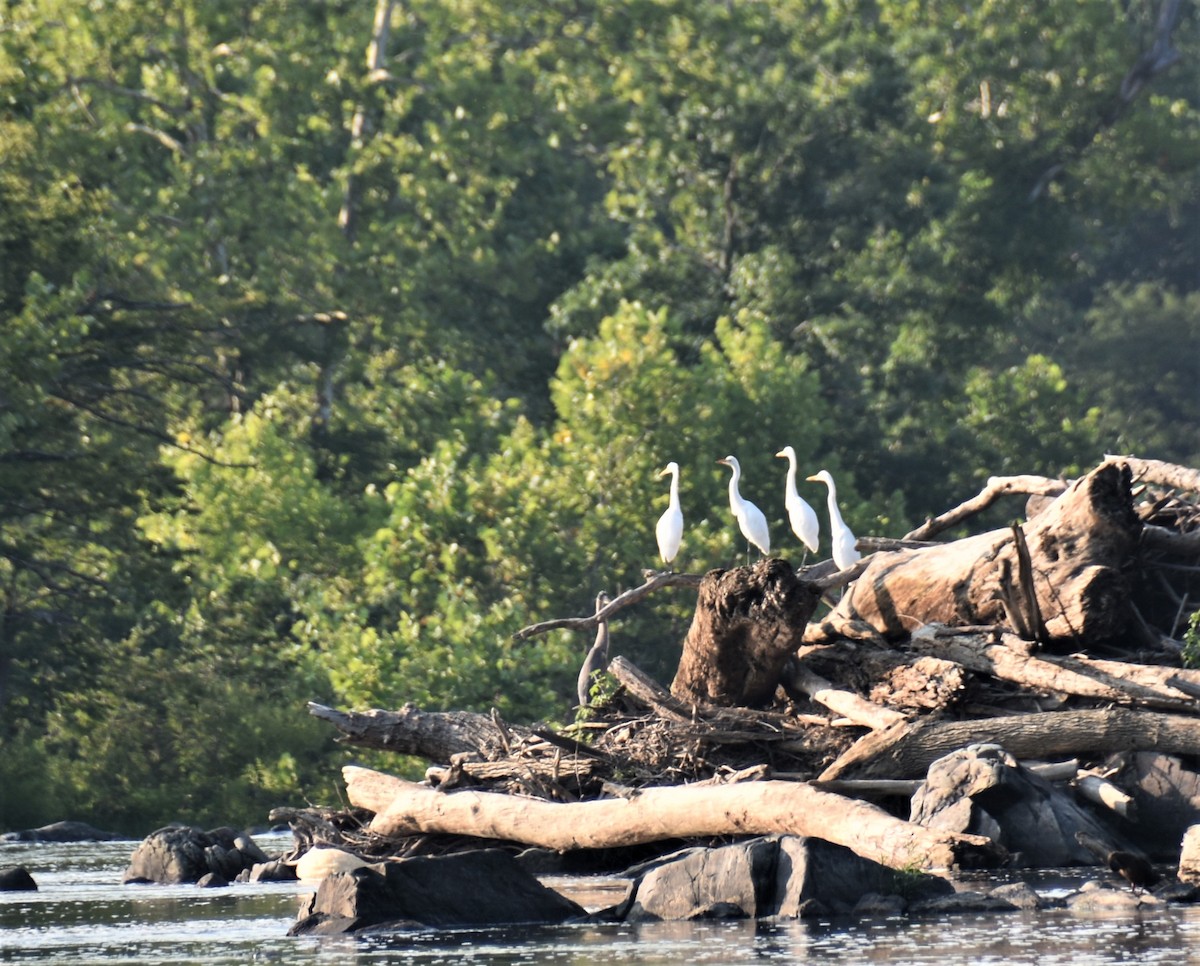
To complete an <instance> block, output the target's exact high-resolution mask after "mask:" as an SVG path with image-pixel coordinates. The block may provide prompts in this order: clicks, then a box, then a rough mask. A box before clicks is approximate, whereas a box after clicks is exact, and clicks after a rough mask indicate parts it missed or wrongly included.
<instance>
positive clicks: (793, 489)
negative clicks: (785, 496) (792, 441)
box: [787, 456, 796, 493]
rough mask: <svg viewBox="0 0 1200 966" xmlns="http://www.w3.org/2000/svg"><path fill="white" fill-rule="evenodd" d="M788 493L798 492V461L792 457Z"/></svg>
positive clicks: (789, 464)
mask: <svg viewBox="0 0 1200 966" xmlns="http://www.w3.org/2000/svg"><path fill="white" fill-rule="evenodd" d="M787 491H788V493H795V492H796V461H795V460H794V459H792V458H791V457H790V456H789V457H788V471H787Z"/></svg>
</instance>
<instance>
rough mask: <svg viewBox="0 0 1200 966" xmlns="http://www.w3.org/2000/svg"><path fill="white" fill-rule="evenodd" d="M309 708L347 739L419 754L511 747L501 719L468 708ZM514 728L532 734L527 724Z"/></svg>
mask: <svg viewBox="0 0 1200 966" xmlns="http://www.w3.org/2000/svg"><path fill="white" fill-rule="evenodd" d="M308 713H309V714H311V715H312V716H313V717H315V718H321V719H323V720H325V721H328V722H330V723H331V724H332V725H333V726H334V727H336V728H337V729H338V730H339V731H340V732H342V737H341V738H339V739H338V740H339V741H343V742H345V743H346V744H348V745H356V746H358V747H360V748H376V749H379V750H382V751H394V752H396V753H397V754H401V755H416V756H417V757H418V758H424V759H426V760H427V761H433V762H447V761H449V760H450V758H451V756H452V755H457V754H461V753H462V752H468V751H473V752H476V753H478V754H480V755H482V756H483V757H484V758H495V757H499V756H500V755H503V754H505V753H507V750H508V743H509V740H510V738H509V737H508V736H507V735H506V734H505V731H504V729H503V728H501V727H500V726H499V725H498V724H497V722H496V721H495V720H494V719H493V718H491V717H489V716H488V715H485V714H475V713H474V712H470V711H421V710H420V709H419V708H417V707H416V706H415V705H412V704H406V705H404V707H403V708H401V709H400V710H399V711H380V710H378V709H373V710H370V711H339V710H338V709H336V708H328V707H326V706H325V705H323V704H317V703H315V702H312V701H310V702H309V704H308ZM510 730H511V732H513V733H516V734H518V735H520V736H521V737H528V736H529V734H530V732H529V730H528V729H526V728H511V729H510Z"/></svg>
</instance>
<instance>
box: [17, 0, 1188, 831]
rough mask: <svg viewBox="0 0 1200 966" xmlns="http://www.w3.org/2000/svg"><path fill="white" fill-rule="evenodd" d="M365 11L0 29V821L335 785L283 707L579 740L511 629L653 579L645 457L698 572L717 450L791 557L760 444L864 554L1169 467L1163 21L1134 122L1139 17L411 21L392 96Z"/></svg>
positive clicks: (722, 557)
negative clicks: (558, 731) (406, 715)
mask: <svg viewBox="0 0 1200 966" xmlns="http://www.w3.org/2000/svg"><path fill="white" fill-rule="evenodd" d="M10 6H11V5H10ZM372 6H373V5H371V4H365V5H364V4H357V5H355V4H349V5H347V4H303V5H294V4H291V5H289V4H279V3H268V4H252V5H249V6H247V5H244V4H243V5H237V4H230V3H224V2H222V3H196V2H194V0H183V2H176V3H170V4H167V3H161V2H158V0H151V2H150V3H149V4H147V3H139V4H134V3H132V2H130V0H118V2H110V3H105V4H91V5H88V4H83V5H80V4H78V3H68V2H65V0H44V2H41V3H39V4H35V5H29V4H24V5H16V6H15V7H12V9H11V10H9V11H8V13H9V14H10V15H11V16H9V17H8V19H7V20H6V22H5V25H4V29H3V30H0V368H2V370H3V371H4V373H5V374H6V381H5V383H4V385H3V386H2V387H0V615H2V618H3V619H2V622H0V708H2V709H3V714H0V741H2V742H3V744H4V748H5V754H4V756H3V758H4V761H3V762H0V783H3V787H6V788H9V789H10V790H14V789H17V790H22V791H29V786H28V784H25V782H26V781H27V779H25V778H24V777H23V776H24V775H26V774H41V775H43V776H44V781H43V782H41V783H40V784H39V786H38V789H37V800H38V801H44V803H45V806H44V807H45V810H46V811H47V812H52V813H54V816H56V817H57V816H63V817H65V816H68V815H70V814H71V813H73V812H74V813H79V812H88V813H91V815H92V816H93V817H98V818H103V819H108V820H111V822H112V823H113V824H118V825H120V826H121V827H123V828H127V829H129V830H131V831H134V830H136V829H135V826H137V825H139V824H142V823H145V824H149V823H151V822H162V821H166V820H168V819H171V818H180V817H196V819H197V820H200V818H205V820H207V817H211V818H212V820H213V821H231V820H235V819H238V818H242V817H244V820H246V821H252V820H261V818H262V814H261V810H262V809H264V808H265V807H267V805H268V804H274V803H276V802H277V801H278V800H280V799H284V798H287V799H290V798H296V797H301V796H304V797H310V798H324V797H329V796H326V795H325V794H324V790H325V789H327V788H328V787H329V781H330V779H329V773H331V772H332V771H334V769H333V766H334V765H335V764H336V762H337V761H338V760H340V756H339V753H338V752H337V751H336V750H335V748H334V747H333V745H332V743H331V741H330V740H329V736H327V735H325V736H322V733H321V730H320V729H319V728H316V727H314V726H313V725H310V724H308V719H307V717H306V716H305V715H304V714H303V710H302V706H303V702H304V701H305V700H308V699H316V700H323V701H332V702H341V703H345V704H349V705H354V706H362V705H382V706H390V705H395V704H397V703H400V702H403V701H408V700H412V701H415V702H416V703H418V704H420V705H422V706H425V707H430V708H448V707H463V708H476V709H481V710H485V709H487V708H488V707H491V706H496V707H498V708H499V709H500V710H501V711H502V712H503V713H504V714H505V715H507V716H511V717H513V718H531V717H538V716H544V717H550V718H555V717H561V716H562V715H564V713H565V712H566V709H568V708H569V707H570V706H571V704H572V703H573V691H574V680H575V674H576V669H577V667H578V663H579V661H580V660H581V659H582V656H583V653H584V651H585V649H586V644H587V643H588V642H586V641H583V640H579V639H577V638H576V637H574V636H571V635H567V634H562V633H558V634H552V635H547V636H545V637H541V638H535V639H533V640H530V641H526V642H523V643H516V642H514V641H513V639H512V634H513V632H514V631H515V630H517V629H519V628H520V627H522V626H524V625H526V624H529V623H532V622H534V621H536V620H539V619H543V618H547V617H554V616H561V615H564V614H580V613H588V612H589V611H590V609H591V606H592V600H593V598H594V595H595V593H596V592H597V591H599V590H601V589H603V590H607V591H608V592H609V593H613V592H616V591H619V590H621V589H624V588H626V587H629V586H632V585H634V584H636V583H640V582H641V580H642V572H643V570H644V569H645V568H647V567H657V566H658V565H659V562H658V560H657V555H656V550H655V545H654V538H653V530H654V522H655V520H656V518H657V516H658V515H659V514H660V513H661V512H662V510H663V508H664V507H665V505H666V486H665V484H664V481H663V480H662V479H661V478H659V476H658V475H657V474H658V472H659V471H660V470H661V469H662V467H663V466H664V465H665V464H666V463H667V461H669V460H675V461H677V462H678V463H680V465H681V467H682V479H681V499H682V503H683V512H684V516H685V520H686V530H685V536H684V543H683V549H682V551H681V553H680V556H679V558H678V559H677V560H676V562H675V564H674V566H675V567H676V568H678V569H686V570H691V571H699V570H705V569H707V568H709V567H713V566H722V565H729V564H731V563H734V562H736V561H738V560H740V559H741V558H742V553H743V551H744V546H743V542H742V540H741V538H740V535H739V534H738V533H737V531H736V528H735V526H734V524H733V522H732V520H731V518H730V515H729V513H728V509H727V499H726V486H727V483H728V472H727V470H725V469H724V468H722V467H719V466H717V465H716V463H715V461H716V460H717V459H718V458H720V457H723V456H725V455H727V454H730V453H732V454H733V455H736V456H737V457H738V458H739V460H740V461H741V462H742V465H743V468H744V472H745V475H744V479H743V492H744V493H745V495H746V496H747V497H748V498H750V499H752V500H754V501H755V502H756V503H757V504H758V505H759V506H760V507H762V508H763V509H764V510H765V511H766V513H767V516H768V518H769V520H770V523H771V529H772V535H773V547H774V548H775V549H776V550H777V551H778V552H780V553H782V554H784V555H787V556H794V555H795V554H796V553H798V552H800V549H799V545H798V543H797V542H796V541H795V540H794V538H793V537H792V536H791V535H790V533H789V532H788V531H787V529H786V524H785V520H784V511H783V500H782V492H781V489H782V484H783V477H784V465H783V464H782V462H780V461H778V460H776V459H774V458H773V456H772V454H773V453H775V452H776V451H778V450H779V449H780V448H781V447H782V446H784V445H789V444H790V445H792V446H793V447H795V449H796V451H797V454H798V456H799V460H800V464H801V467H802V469H804V470H805V473H804V474H803V475H808V474H809V473H811V472H813V471H815V470H817V469H819V468H821V467H822V466H825V467H827V468H829V469H830V470H831V471H832V472H833V473H834V474H835V475H836V477H837V480H838V484H839V495H840V496H841V498H842V503H843V505H844V510H845V513H846V515H847V517H848V519H849V521H850V522H851V524H852V526H854V527H855V529H856V530H857V531H858V532H861V533H870V532H877V533H882V534H889V535H894V534H896V533H898V532H902V531H903V530H905V529H907V528H908V525H909V524H911V522H912V518H921V517H923V516H924V515H925V514H928V513H935V512H938V511H941V510H943V509H945V508H946V507H947V506H949V505H952V504H954V503H957V502H958V501H960V500H961V499H962V498H963V497H964V496H965V495H967V494H968V493H970V492H974V491H975V489H976V488H977V487H978V484H979V481H980V479H981V478H983V477H985V476H987V475H990V474H993V473H1002V472H1044V473H1060V472H1061V473H1072V472H1075V471H1076V470H1079V469H1083V468H1086V467H1087V466H1088V465H1089V464H1090V463H1092V462H1093V461H1094V460H1095V459H1096V458H1097V457H1098V455H1099V454H1100V453H1101V452H1103V451H1105V450H1109V451H1112V450H1119V451H1135V452H1138V453H1139V454H1140V455H1146V456H1152V457H1157V458H1162V459H1168V460H1175V461H1178V462H1186V463H1195V462H1196V461H1197V460H1198V459H1200V450H1197V443H1196V438H1195V433H1194V426H1195V425H1196V423H1197V421H1198V419H1200V411H1197V399H1196V394H1195V392H1194V386H1195V384H1196V381H1197V378H1198V377H1200V373H1198V372H1196V371H1194V369H1195V366H1194V362H1195V360H1194V358H1193V357H1192V356H1189V355H1188V353H1186V352H1182V351H1181V348H1180V347H1187V346H1191V345H1193V344H1195V342H1196V338H1197V332H1196V325H1197V321H1196V320H1197V319H1198V318H1200V304H1198V303H1197V298H1198V297H1200V296H1197V286H1196V283H1195V280H1196V257H1197V250H1196V245H1195V238H1196V232H1197V225H1198V222H1200V177H1198V172H1200V167H1198V166H1197V163H1196V162H1197V160H1198V159H1200V133H1197V132H1200V125H1197V123H1196V121H1197V113H1198V111H1200V101H1198V99H1197V95H1196V91H1197V90H1200V86H1198V85H1197V70H1198V68H1197V66H1196V65H1197V64H1200V56H1197V55H1198V54H1200V50H1197V48H1198V47H1200V35H1198V34H1197V30H1196V27H1197V22H1196V17H1195V15H1194V11H1190V10H1189V11H1187V12H1185V13H1184V14H1183V16H1182V17H1181V19H1180V22H1179V24H1178V25H1177V27H1176V28H1175V30H1174V32H1173V34H1172V37H1171V44H1172V46H1173V49H1176V50H1178V51H1179V53H1180V57H1179V59H1178V61H1177V62H1176V63H1175V64H1174V65H1173V66H1172V67H1171V68H1170V69H1169V70H1166V71H1162V72H1160V73H1158V74H1157V75H1155V76H1153V77H1151V78H1148V79H1147V83H1146V84H1145V86H1144V87H1143V88H1142V89H1141V90H1139V91H1136V92H1134V93H1133V95H1132V96H1127V97H1124V98H1123V97H1122V96H1121V92H1122V85H1123V83H1124V82H1125V80H1126V78H1127V77H1128V76H1129V72H1130V69H1131V67H1132V66H1133V65H1134V64H1135V63H1136V62H1137V61H1138V58H1139V56H1140V55H1141V53H1142V52H1143V51H1145V50H1146V49H1147V48H1148V47H1149V45H1150V43H1151V42H1152V38H1153V32H1154V29H1155V17H1156V11H1157V7H1156V5H1154V4H1132V5H1130V4H1125V5H1121V4H1113V3H1111V2H1109V0H1081V2H1078V3H1071V4H1031V3H1028V2H1027V0H995V2H988V3H982V4H975V5H973V6H970V7H963V6H962V5H959V6H953V5H947V4H942V5H929V4H919V3H912V2H897V3H890V4H872V3H863V2H858V0H849V2H841V3H835V4H828V3H794V2H792V3H784V2H781V0H763V2H756V3H740V4H721V3H712V2H707V3H699V4H697V3H684V2H681V0H640V2H636V3H633V4H624V5H611V4H608V5H606V4H598V3H592V2H583V3H582V4H576V5H573V6H564V5H555V4H551V5H547V4H544V3H543V4H534V3H525V2H522V0H518V2H516V3H505V4H501V3H496V2H495V0H454V2H451V3H446V2H436V3H435V2H432V0H415V2H413V3H408V4H403V5H396V6H395V8H394V13H393V21H392V23H391V24H390V33H389V36H388V41H387V48H386V51H385V54H386V57H385V58H384V62H383V67H382V69H381V70H374V71H373V70H371V69H369V65H368V62H367V49H368V46H369V44H370V42H371V30H372V14H373V10H372ZM1185 9H1186V8H1185ZM1125 93H1126V94H1129V93H1130V91H1129V88H1128V86H1126V91H1125ZM1193 355H1194V354H1193ZM1189 367H1190V368H1189ZM802 489H803V490H804V495H806V496H807V497H808V498H809V499H810V501H811V502H815V503H819V502H820V501H821V499H822V497H823V493H822V492H821V489H820V488H809V485H808V484H802ZM690 609H691V607H690V602H689V601H688V600H687V599H686V595H683V594H679V595H675V594H665V593H664V594H662V595H661V596H660V597H659V599H656V600H654V601H651V602H647V603H645V604H643V605H642V606H640V607H638V608H636V609H632V610H631V611H630V612H628V613H625V614H622V615H621V617H620V618H619V619H618V620H617V621H615V622H614V623H613V626H612V634H613V648H614V651H616V652H617V653H626V654H628V655H629V656H630V657H631V658H633V659H634V660H635V661H637V662H639V663H640V664H641V665H643V666H644V667H645V668H646V669H647V670H648V671H651V672H652V673H656V674H659V675H661V676H664V677H665V676H669V675H670V673H671V670H672V667H673V664H674V662H675V658H676V654H677V643H678V641H679V640H681V639H682V637H683V635H684V633H685V631H686V626H687V620H688V616H689V612H690ZM1195 633H1196V631H1195V628H1194V627H1193V631H1192V635H1193V637H1194V636H1195ZM387 767H408V764H407V763H396V762H390V763H387ZM32 800H33V796H32V794H18V793H15V792H14V794H11V795H9V796H8V798H7V799H0V825H5V824H19V823H21V822H24V823H26V824H33V823H34V821H35V819H34V818H33V812H32V811H31V808H30V806H29V804H28V803H29V802H30V801H32ZM223 812H224V813H235V812H236V813H237V815H234V814H220V813H223ZM41 817H42V816H38V818H41ZM83 817H87V816H83Z"/></svg>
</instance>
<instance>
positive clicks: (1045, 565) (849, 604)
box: [809, 463, 1142, 645]
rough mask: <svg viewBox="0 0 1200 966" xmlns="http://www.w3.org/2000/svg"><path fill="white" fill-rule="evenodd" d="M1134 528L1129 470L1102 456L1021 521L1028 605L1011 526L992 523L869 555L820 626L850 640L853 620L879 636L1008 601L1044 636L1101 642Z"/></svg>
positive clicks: (994, 618) (1119, 597)
mask: <svg viewBox="0 0 1200 966" xmlns="http://www.w3.org/2000/svg"><path fill="white" fill-rule="evenodd" d="M1141 530H1142V524H1141V522H1140V521H1139V520H1138V518H1137V515H1136V513H1135V512H1134V509H1133V499H1132V494H1131V490H1130V471H1129V467H1128V466H1126V465H1124V464H1118V463H1106V464H1103V465H1101V466H1100V467H1098V468H1097V469H1096V470H1094V471H1093V472H1091V473H1090V474H1088V475H1087V476H1085V477H1083V478H1081V479H1079V480H1077V481H1076V482H1075V483H1073V484H1071V486H1069V487H1068V488H1067V490H1066V492H1065V493H1064V494H1063V495H1062V496H1061V497H1059V498H1058V499H1057V500H1055V501H1054V503H1052V504H1051V505H1050V506H1049V507H1048V508H1047V509H1046V510H1044V511H1043V512H1041V513H1039V514H1038V515H1037V516H1036V517H1034V518H1033V519H1032V520H1030V521H1028V522H1027V523H1026V524H1025V526H1024V530H1023V532H1024V535H1025V542H1026V544H1027V546H1028V549H1029V555H1030V563H1031V570H1032V577H1033V587H1034V588H1035V593H1036V600H1035V601H1034V602H1030V601H1028V600H1025V597H1026V595H1025V594H1024V593H1023V592H1022V589H1021V586H1020V579H1019V576H1020V573H1021V569H1022V568H1021V563H1020V560H1019V546H1018V541H1016V540H1014V536H1013V533H1012V531H1011V530H1008V529H1005V530H994V531H991V532H989V533H982V534H978V535H977V536H973V537H967V538H964V539H962V540H956V541H954V542H953V543H947V544H940V545H938V546H933V547H924V548H921V549H916V550H899V551H894V552H891V553H883V554H878V555H876V556H875V558H874V559H873V560H872V561H871V564H870V566H868V567H867V569H866V571H865V572H864V573H863V575H862V576H861V577H860V578H859V579H858V580H857V581H856V582H855V583H854V584H853V585H852V586H851V589H850V591H849V592H848V593H847V594H846V596H845V597H844V598H843V599H842V601H841V602H840V603H839V605H838V607H837V608H836V610H835V611H834V612H833V613H832V614H831V615H830V616H829V618H828V619H827V620H826V621H825V623H824V624H823V625H822V633H823V634H824V636H826V637H827V638H828V637H830V636H832V637H837V636H839V635H841V634H843V633H844V634H845V635H846V636H851V637H853V636H856V634H855V629H854V625H855V624H856V623H857V624H860V625H861V623H864V622H865V623H866V624H867V625H869V626H871V627H872V628H874V630H875V631H877V632H879V633H881V634H884V635H886V636H889V637H900V636H906V635H908V634H909V633H910V632H912V631H914V630H916V629H918V628H920V627H921V626H923V625H925V624H934V623H941V624H950V625H962V624H967V625H973V624H999V623H1009V622H1011V621H1012V620H1013V616H1012V615H1010V611H1011V609H1012V602H1013V601H1015V600H1016V601H1023V602H1024V608H1023V609H1024V610H1025V612H1026V613H1027V614H1028V613H1032V614H1036V615H1040V617H1041V618H1042V619H1043V620H1044V624H1045V628H1046V633H1047V634H1048V636H1049V639H1050V641H1051V642H1063V643H1071V644H1073V645H1078V644H1079V643H1081V642H1083V643H1091V642H1095V641H1100V640H1107V639H1111V638H1113V637H1116V636H1118V635H1119V634H1121V633H1123V632H1124V630H1125V629H1126V626H1127V624H1128V621H1129V613H1130V608H1129V599H1128V598H1129V592H1128V587H1127V585H1126V581H1125V578H1124V577H1123V576H1122V572H1121V568H1122V566H1123V565H1124V564H1125V563H1126V562H1127V560H1128V558H1129V556H1130V554H1131V553H1132V551H1133V550H1134V548H1135V547H1136V545H1137V540H1138V537H1139V535H1140V533H1141ZM1006 601H1007V602H1008V607H1007V608H1006ZM1031 604H1036V606H1031ZM813 639H814V638H813V635H812V634H810V635H809V640H810V642H811V641H812V640H813Z"/></svg>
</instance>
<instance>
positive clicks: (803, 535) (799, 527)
mask: <svg viewBox="0 0 1200 966" xmlns="http://www.w3.org/2000/svg"><path fill="white" fill-rule="evenodd" d="M775 456H776V457H778V458H779V459H786V460H787V461H788V471H787V483H786V484H785V485H784V488H783V505H784V506H786V507H787V513H788V520H790V521H791V524H792V532H793V533H795V534H796V536H798V537H799V538H800V542H801V543H802V544H804V546H806V547H807V548H808V549H809V550H811V551H812V552H813V553H816V552H817V547H818V546H819V545H820V544H819V543H818V540H819V537H820V533H821V524H820V522H819V521H818V520H817V511H816V510H814V509H813V508H812V507H811V506H809V505H808V502H807V501H806V500H805V499H804V498H803V497H802V496H801V495H800V494H799V493H797V492H796V451H795V450H794V449H792V448H791V447H790V446H785V447H784V448H783V449H781V450H780V451H779V452H778V453H776V454H775ZM804 558H805V559H806V560H807V559H808V554H807V553H805V555H804Z"/></svg>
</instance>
